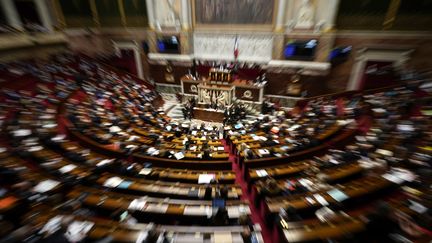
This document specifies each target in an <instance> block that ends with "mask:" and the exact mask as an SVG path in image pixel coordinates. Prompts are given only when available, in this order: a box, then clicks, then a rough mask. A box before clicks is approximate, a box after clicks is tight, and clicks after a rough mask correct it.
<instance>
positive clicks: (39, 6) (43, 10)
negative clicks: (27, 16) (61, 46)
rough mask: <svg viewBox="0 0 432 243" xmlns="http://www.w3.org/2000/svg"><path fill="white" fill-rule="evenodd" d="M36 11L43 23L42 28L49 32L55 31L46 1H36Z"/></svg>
mask: <svg viewBox="0 0 432 243" xmlns="http://www.w3.org/2000/svg"><path fill="white" fill-rule="evenodd" d="M34 3H35V5H36V10H37V12H38V14H39V18H40V20H41V22H42V26H43V27H44V28H45V29H47V30H48V31H49V32H52V31H53V24H52V19H51V13H50V11H49V9H48V6H47V3H46V2H45V1H44V0H34Z"/></svg>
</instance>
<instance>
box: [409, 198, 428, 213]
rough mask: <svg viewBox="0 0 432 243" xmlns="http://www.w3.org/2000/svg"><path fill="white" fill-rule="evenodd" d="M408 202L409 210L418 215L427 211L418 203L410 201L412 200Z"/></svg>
mask: <svg viewBox="0 0 432 243" xmlns="http://www.w3.org/2000/svg"><path fill="white" fill-rule="evenodd" d="M408 201H409V202H410V204H411V205H410V206H409V208H410V209H411V210H413V211H415V212H417V213H419V214H422V213H425V212H426V211H427V210H428V208H427V207H425V206H423V205H421V204H420V203H418V202H415V201H412V200H408Z"/></svg>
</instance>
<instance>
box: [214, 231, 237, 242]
mask: <svg viewBox="0 0 432 243" xmlns="http://www.w3.org/2000/svg"><path fill="white" fill-rule="evenodd" d="M232 242H233V239H232V234H231V232H215V233H214V243H232Z"/></svg>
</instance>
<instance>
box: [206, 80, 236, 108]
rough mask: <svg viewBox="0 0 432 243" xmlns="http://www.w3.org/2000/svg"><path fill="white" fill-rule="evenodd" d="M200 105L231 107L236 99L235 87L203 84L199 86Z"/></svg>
mask: <svg viewBox="0 0 432 243" xmlns="http://www.w3.org/2000/svg"><path fill="white" fill-rule="evenodd" d="M197 88H198V104H206V105H208V104H217V105H218V106H222V107H226V106H230V105H231V104H232V102H233V99H234V97H235V87H234V86H233V85H229V84H211V83H207V82H202V83H199V84H198V85H197Z"/></svg>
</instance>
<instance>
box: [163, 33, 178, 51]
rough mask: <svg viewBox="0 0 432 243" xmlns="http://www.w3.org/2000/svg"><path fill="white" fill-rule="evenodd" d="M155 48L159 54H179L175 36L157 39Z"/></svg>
mask: <svg viewBox="0 0 432 243" xmlns="http://www.w3.org/2000/svg"><path fill="white" fill-rule="evenodd" d="M157 47H158V51H159V53H180V43H179V41H178V38H177V36H169V37H160V38H158V40H157Z"/></svg>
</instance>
